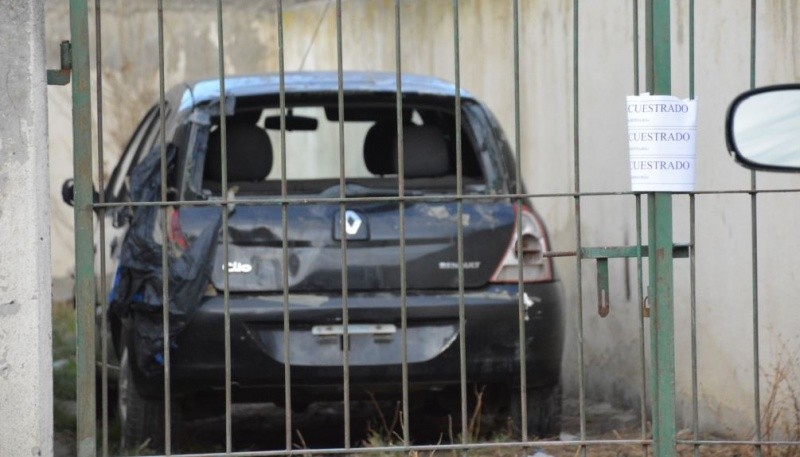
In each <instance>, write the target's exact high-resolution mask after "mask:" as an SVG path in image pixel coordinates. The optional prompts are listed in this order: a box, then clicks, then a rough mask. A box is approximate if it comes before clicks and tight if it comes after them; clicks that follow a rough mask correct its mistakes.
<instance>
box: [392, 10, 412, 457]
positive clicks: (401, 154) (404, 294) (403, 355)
mask: <svg viewBox="0 0 800 457" xmlns="http://www.w3.org/2000/svg"><path fill="white" fill-rule="evenodd" d="M394 19H395V25H394V27H395V35H394V40H395V80H396V84H397V94H396V105H397V195H398V197H400V207H399V211H400V214H399V221H398V222H399V224H400V227H399V230H400V328H401V330H402V333H403V335H402V338H403V341H402V342H401V346H400V359H401V363H402V366H401V376H402V390H403V392H402V395H403V398H402V402H403V417H402V426H403V445H404V446H408V445H409V444H410V442H411V437H410V435H409V433H410V431H409V417H408V414H409V413H408V408H409V404H408V284H407V280H408V279H407V278H408V277H407V276H406V202H405V200H403V198H405V193H406V177H405V148H404V147H403V77H402V56H403V54H402V49H401V40H400V34H401V23H400V0H395V2H394Z"/></svg>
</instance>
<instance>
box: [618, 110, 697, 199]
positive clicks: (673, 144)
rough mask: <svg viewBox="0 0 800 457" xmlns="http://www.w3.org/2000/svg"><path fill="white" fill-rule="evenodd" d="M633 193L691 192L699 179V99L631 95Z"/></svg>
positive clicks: (630, 126)
mask: <svg viewBox="0 0 800 457" xmlns="http://www.w3.org/2000/svg"><path fill="white" fill-rule="evenodd" d="M627 98H628V146H629V151H630V166H631V190H632V191H633V192H691V191H693V190H694V180H695V134H696V133H697V100H681V99H679V98H677V97H673V96H671V95H650V94H642V95H639V96H635V95H631V96H628V97H627Z"/></svg>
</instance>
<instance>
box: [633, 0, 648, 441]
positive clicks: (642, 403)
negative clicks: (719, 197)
mask: <svg viewBox="0 0 800 457" xmlns="http://www.w3.org/2000/svg"><path fill="white" fill-rule="evenodd" d="M640 77H641V74H640V71H639V0H633V93H634V94H636V95H639V79H640ZM642 264H643V262H642V195H641V194H636V288H637V292H638V297H639V306H637V308H639V372H640V374H641V383H640V385H639V418H640V420H641V424H640V437H641V439H643V440H644V439H647V358H646V355H645V354H646V351H645V331H644V327H645V324H644V317H645V316H644V306H645V295H644V286H643V283H644V274H643V273H642ZM642 454H643V455H645V456H646V455H647V446H646V445H642Z"/></svg>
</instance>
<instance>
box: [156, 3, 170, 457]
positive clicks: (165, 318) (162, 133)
mask: <svg viewBox="0 0 800 457" xmlns="http://www.w3.org/2000/svg"><path fill="white" fill-rule="evenodd" d="M164 72H165V69H164V4H163V0H158V117H159V119H158V121H159V124H160V127H159V144H160V145H161V148H160V151H161V170H160V175H161V201H162V202H166V201H167V137H166V135H167V133H166V117H167V106H166V100H165V95H164V94H165V91H164ZM160 211H161V233H162V234H163V239H164V242H162V243H161V272H162V273H161V318H162V326H163V328H162V337H163V340H162V341H163V344H164V453H165V454H166V455H170V454H171V452H172V427H171V422H172V421H171V420H170V418H171V417H172V401H171V395H170V394H171V392H170V378H171V376H170V375H171V373H170V350H169V349H170V348H169V345H170V342H169V257H168V253H167V235H166V234H167V218H168V216H169V212H168V208H167V207H166V206H164V207H162V208H161V209H160Z"/></svg>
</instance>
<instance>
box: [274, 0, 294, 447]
mask: <svg viewBox="0 0 800 457" xmlns="http://www.w3.org/2000/svg"><path fill="white" fill-rule="evenodd" d="M276 14H277V16H278V78H279V80H280V82H279V89H278V90H279V93H278V98H279V102H278V103H279V104H280V123H281V125H280V127H281V132H280V136H281V151H280V154H281V197H282V198H284V199H285V198H287V197H288V194H289V186H288V184H287V181H286V66H285V54H286V49H285V46H284V42H283V38H284V37H283V35H284V30H283V0H278V11H277V13H276ZM288 213H289V204H288V203H283V204H281V237H282V239H281V257H282V258H281V274H282V281H283V284H282V286H283V287H282V288H283V360H284V362H283V389H284V390H283V394H284V395H283V402H284V440H285V444H286V450H287V451H291V450H292V364H291V350H290V347H289V345H290V344H291V323H290V320H289V214H288Z"/></svg>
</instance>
